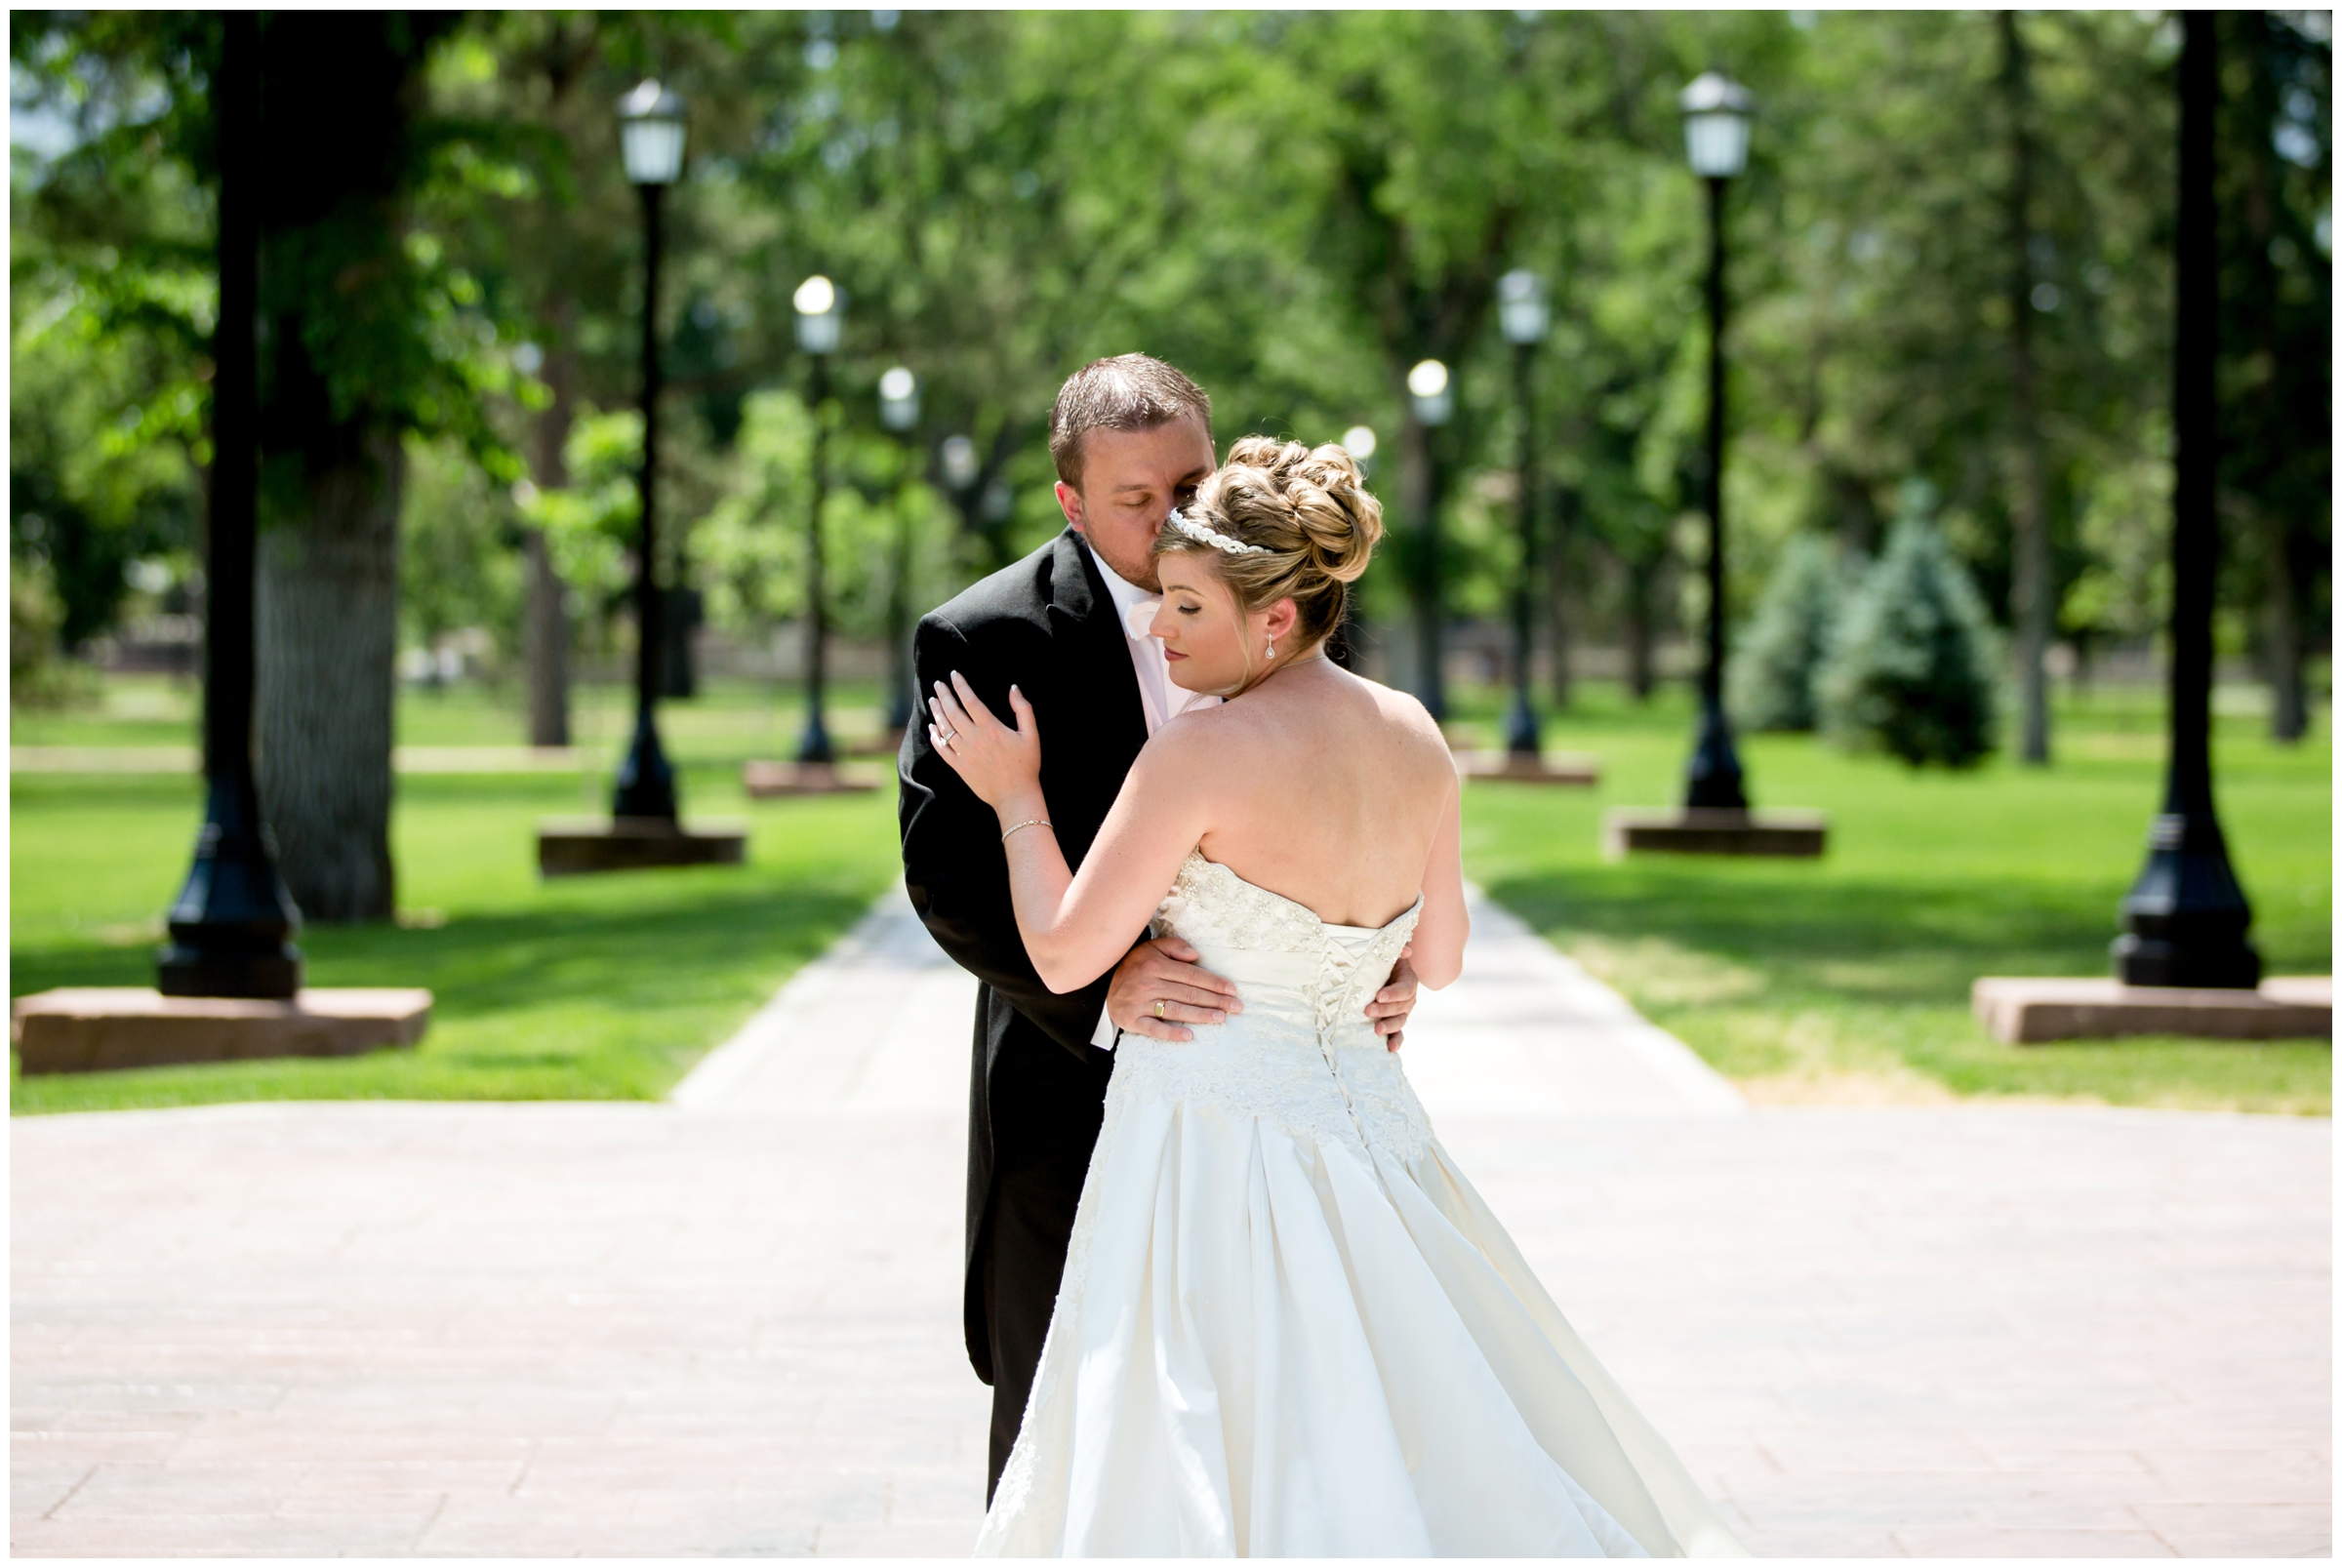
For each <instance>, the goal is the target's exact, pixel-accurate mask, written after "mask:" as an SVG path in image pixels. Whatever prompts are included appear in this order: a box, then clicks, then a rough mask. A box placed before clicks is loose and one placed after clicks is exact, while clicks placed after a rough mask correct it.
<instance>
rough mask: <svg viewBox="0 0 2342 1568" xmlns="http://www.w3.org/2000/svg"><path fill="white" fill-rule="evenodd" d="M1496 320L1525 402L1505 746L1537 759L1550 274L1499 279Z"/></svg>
mask: <svg viewBox="0 0 2342 1568" xmlns="http://www.w3.org/2000/svg"><path fill="white" fill-rule="evenodd" d="M1496 298H1497V323H1498V325H1499V326H1501V327H1502V328H1503V329H1504V333H1505V341H1506V342H1509V343H1511V344H1512V345H1513V395H1514V400H1515V401H1516V402H1517V403H1518V404H1519V405H1520V476H1519V477H1520V566H1519V569H1518V571H1517V572H1516V573H1515V575H1514V579H1513V711H1512V712H1511V713H1510V714H1508V715H1507V716H1506V718H1505V749H1506V750H1507V751H1510V752H1511V753H1512V754H1513V755H1514V756H1516V757H1523V758H1528V759H1532V760H1533V759H1535V758H1536V757H1537V755H1538V753H1539V751H1540V749H1541V747H1540V745H1539V744H1538V735H1537V705H1536V704H1535V703H1533V702H1531V701H1530V699H1529V640H1530V613H1529V605H1530V598H1529V584H1530V583H1531V582H1532V581H1533V580H1534V579H1535V577H1536V568H1537V500H1538V493H1539V491H1540V490H1541V489H1542V488H1543V486H1542V485H1540V483H1539V482H1538V473H1537V411H1536V402H1535V398H1534V395H1533V390H1532V388H1531V385H1530V377H1529V369H1530V357H1531V356H1532V355H1533V354H1534V353H1535V352H1536V350H1537V345H1538V344H1539V343H1540V342H1544V341H1545V329H1546V325H1547V321H1548V312H1547V310H1546V304H1545V279H1543V278H1541V277H1539V276H1538V275H1537V274H1536V273H1534V272H1527V271H1517V270H1516V271H1512V272H1508V273H1506V274H1505V275H1504V276H1503V277H1501V278H1499V279H1498V280H1497V284H1496Z"/></svg>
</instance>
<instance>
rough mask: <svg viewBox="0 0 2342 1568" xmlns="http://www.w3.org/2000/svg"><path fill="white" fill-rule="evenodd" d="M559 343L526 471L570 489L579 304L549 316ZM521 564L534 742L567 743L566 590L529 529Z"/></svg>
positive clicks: (541, 534) (543, 483)
mask: <svg viewBox="0 0 2342 1568" xmlns="http://www.w3.org/2000/svg"><path fill="white" fill-rule="evenodd" d="M549 314H550V315H551V316H552V318H553V321H554V323H555V331H556V334H557V336H558V337H559V339H560V342H558V343H557V344H556V345H555V346H554V347H552V348H551V349H548V350H547V351H546V353H545V386H546V387H547V388H548V389H549V390H550V391H551V393H552V401H551V402H549V403H547V404H546V405H545V409H544V411H543V412H542V413H540V414H539V415H538V416H537V419H536V422H535V428H534V429H533V430H532V431H531V432H530V434H531V435H532V436H533V437H534V443H533V444H534V446H535V451H533V452H532V453H531V454H530V463H529V466H530V467H531V468H533V469H534V470H536V474H537V484H538V486H539V487H540V488H541V489H545V490H559V489H561V488H563V487H564V486H566V485H567V484H568V483H569V430H570V424H571V422H572V421H573V420H574V419H575V418H576V408H577V403H576V397H577V382H578V356H577V351H576V350H575V349H574V348H572V347H570V346H569V345H570V344H571V343H572V342H576V338H577V331H576V329H577V319H578V307H577V302H576V301H574V300H567V299H564V300H558V301H555V302H554V303H553V305H552V308H551V310H550V312H549ZM521 552H522V558H523V562H524V592H525V594H526V599H525V602H524V605H523V608H522V612H521V614H522V618H523V622H522V628H521V630H522V636H521V662H522V663H523V664H524V665H526V666H527V678H528V683H529V744H531V745H567V744H569V584H568V583H564V582H562V581H561V574H560V573H559V572H558V571H556V570H555V569H554V567H553V558H552V552H551V551H550V550H549V549H547V548H546V547H545V531H544V530H543V529H537V528H532V529H529V530H527V531H526V532H524V533H523V534H522V536H521Z"/></svg>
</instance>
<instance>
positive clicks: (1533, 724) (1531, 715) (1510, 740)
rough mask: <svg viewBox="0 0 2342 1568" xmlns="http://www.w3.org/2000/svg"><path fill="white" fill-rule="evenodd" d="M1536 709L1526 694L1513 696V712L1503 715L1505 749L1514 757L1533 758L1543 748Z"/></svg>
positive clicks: (1516, 693) (1519, 693) (1518, 693)
mask: <svg viewBox="0 0 2342 1568" xmlns="http://www.w3.org/2000/svg"><path fill="white" fill-rule="evenodd" d="M1537 730H1538V725H1537V708H1536V705H1535V704H1532V703H1531V702H1530V701H1529V696H1528V693H1526V692H1514V694H1513V710H1512V711H1511V712H1509V713H1507V714H1506V715H1505V749H1506V750H1507V751H1509V752H1511V753H1512V754H1513V755H1514V756H1516V757H1533V756H1535V755H1537V754H1538V752H1539V751H1540V750H1542V749H1543V748H1544V742H1543V740H1542V739H1541V738H1540V737H1539V735H1538V733H1537Z"/></svg>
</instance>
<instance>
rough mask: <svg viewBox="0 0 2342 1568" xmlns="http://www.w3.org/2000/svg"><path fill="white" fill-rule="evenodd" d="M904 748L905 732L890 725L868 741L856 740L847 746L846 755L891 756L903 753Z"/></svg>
mask: <svg viewBox="0 0 2342 1568" xmlns="http://www.w3.org/2000/svg"><path fill="white" fill-rule="evenodd" d="M902 749H903V732H902V731H901V730H899V729H894V728H891V727H890V728H888V729H884V730H881V731H879V732H878V734H877V735H875V736H873V737H871V738H870V739H868V740H867V741H855V742H853V743H851V744H848V745H847V746H846V755H847V756H850V757H891V756H895V755H898V754H899V753H901V751H902Z"/></svg>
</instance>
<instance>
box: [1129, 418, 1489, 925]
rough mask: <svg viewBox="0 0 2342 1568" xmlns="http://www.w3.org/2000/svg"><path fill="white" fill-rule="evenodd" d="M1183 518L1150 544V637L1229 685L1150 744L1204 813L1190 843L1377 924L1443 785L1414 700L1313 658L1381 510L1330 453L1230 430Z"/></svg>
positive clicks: (1421, 851) (1439, 816) (1427, 723)
mask: <svg viewBox="0 0 2342 1568" xmlns="http://www.w3.org/2000/svg"><path fill="white" fill-rule="evenodd" d="M1188 512H1189V514H1182V513H1178V512H1175V513H1173V514H1172V516H1171V518H1170V519H1169V520H1168V521H1167V522H1166V523H1165V525H1164V527H1163V530H1162V533H1161V535H1160V536H1159V537H1158V538H1157V540H1156V543H1155V552H1156V555H1157V557H1158V565H1159V567H1160V571H1161V577H1162V588H1163V605H1162V609H1161V610H1160V611H1159V612H1158V614H1157V617H1156V622H1155V625H1156V634H1157V635H1159V636H1161V637H1162V638H1163V639H1164V647H1165V650H1166V652H1167V653H1168V654H1169V656H1170V658H1171V659H1172V661H1173V667H1174V669H1176V670H1180V671H1185V672H1187V673H1186V674H1185V675H1184V676H1183V677H1181V683H1182V684H1183V685H1185V684H1188V683H1189V681H1194V682H1196V683H1197V689H1202V690H1226V689H1231V688H1233V689H1236V690H1237V691H1238V695H1236V696H1235V697H1233V698H1232V699H1231V700H1230V701H1229V702H1228V703H1227V704H1224V705H1222V706H1220V707H1216V708H1206V709H1199V710H1193V711H1191V712H1189V713H1187V714H1184V715H1182V716H1181V717H1179V718H1178V719H1175V720H1174V721H1173V722H1172V724H1171V725H1170V726H1169V727H1168V728H1166V730H1165V731H1164V732H1163V735H1162V736H1161V737H1159V738H1158V739H1159V740H1160V741H1162V742H1163V743H1164V744H1166V745H1168V746H1170V747H1172V748H1175V749H1176V750H1178V751H1179V752H1180V753H1181V754H1182V758H1183V762H1184V764H1185V765H1184V766H1182V767H1181V768H1180V769H1179V770H1178V772H1179V778H1180V780H1181V785H1180V787H1182V788H1183V789H1191V790H1192V791H1193V792H1194V794H1195V795H1196V796H1197V797H1199V803H1200V804H1201V805H1203V806H1204V807H1205V810H1204V812H1203V815H1202V820H1203V822H1204V823H1205V824H1206V825H1205V826H1204V828H1203V831H1202V836H1201V839H1200V841H1199V842H1198V846H1197V847H1199V848H1200V849H1201V850H1202V852H1203V855H1204V857H1205V859H1207V860H1212V861H1217V862H1218V863H1220V864H1223V865H1225V866H1227V867H1228V868H1229V869H1230V870H1231V871H1233V872H1234V873H1235V874H1236V875H1237V876H1239V877H1242V878H1243V879H1244V880H1245V881H1247V882H1250V883H1252V884H1254V885H1255V886H1256V887H1262V888H1266V889H1268V890H1269V891H1270V892H1272V893H1276V894H1281V895H1282V896H1283V897H1285V898H1288V899H1291V900H1292V901H1293V902H1295V903H1296V904H1301V905H1307V906H1308V907H1309V908H1311V909H1312V910H1314V911H1315V912H1316V914H1317V916H1318V918H1320V919H1322V920H1324V921H1326V922H1327V923H1328V924H1331V925H1348V926H1368V927H1379V926H1382V925H1383V924H1385V923H1386V922H1388V921H1390V920H1393V919H1395V918H1396V917H1397V916H1399V915H1400V914H1403V913H1404V912H1405V911H1406V909H1407V906H1408V905H1411V904H1413V903H1414V902H1415V898H1416V895H1417V894H1418V893H1419V892H1421V891H1423V890H1424V886H1425V871H1426V867H1427V863H1428V862H1429V861H1430V859H1431V856H1432V852H1433V846H1434V843H1435V842H1437V841H1438V840H1439V835H1440V833H1441V831H1442V830H1443V829H1445V828H1449V827H1451V825H1452V824H1453V823H1454V820H1455V817H1454V813H1455V790H1456V784H1457V782H1456V774H1455V765H1454V763H1453V761H1452V760H1451V759H1450V758H1449V756H1448V753H1447V744H1446V742H1445V741H1444V740H1443V739H1442V738H1441V737H1440V734H1439V728H1438V726H1437V725H1436V724H1434V723H1433V721H1432V718H1431V715H1430V714H1428V713H1427V712H1425V711H1424V708H1423V704H1420V703H1418V702H1416V701H1415V699H1413V698H1411V697H1408V696H1405V695H1404V694H1402V693H1399V692H1394V691H1392V690H1390V689H1389V688H1388V687H1384V686H1378V685H1376V684H1375V683H1374V682H1373V681H1369V680H1363V679H1361V678H1359V677H1358V676H1355V675H1353V674H1351V673H1349V672H1348V671H1346V670H1344V669H1341V668H1339V667H1337V666H1336V665H1334V664H1333V663H1329V662H1328V661H1327V660H1326V659H1325V658H1324V657H1323V655H1322V654H1321V653H1319V652H1317V650H1318V649H1320V648H1321V647H1322V646H1323V643H1324V640H1325V638H1326V637H1327V636H1328V635H1329V634H1331V633H1332V632H1333V631H1334V630H1335V628H1337V627H1338V626H1340V625H1341V623H1342V618H1343V614H1344V611H1345V607H1346V605H1347V602H1348V595H1349V586H1350V584H1351V583H1354V582H1356V581H1357V579H1358V577H1359V576H1360V574H1362V573H1363V572H1364V571H1365V570H1366V564H1367V562H1368V560H1369V559H1370V558H1371V557H1372V556H1373V553H1374V546H1375V543H1376V541H1377V540H1378V539H1380V537H1381V535H1382V506H1381V504H1380V503H1377V502H1376V501H1375V499H1374V497H1373V496H1372V495H1371V494H1369V493H1368V492H1367V489H1366V486H1365V481H1364V478H1363V476H1362V475H1361V474H1360V473H1359V472H1358V466H1357V463H1356V462H1354V461H1353V459H1352V458H1351V456H1350V454H1349V453H1348V452H1345V451H1344V450H1343V449H1342V448H1341V447H1339V446H1322V447H1318V448H1315V449H1314V450H1312V449H1310V448H1307V447H1304V446H1302V445H1301V444H1300V443H1299V442H1295V441H1278V440H1274V439H1272V438H1271V437H1267V436H1248V437H1246V438H1245V439H1243V440H1241V441H1238V442H1237V443H1236V444H1235V445H1234V447H1232V449H1231V450H1230V452H1229V455H1228V462H1227V464H1226V465H1225V466H1223V467H1221V468H1220V469H1218V470H1217V471H1216V472H1214V473H1213V474H1212V476H1211V477H1210V478H1209V479H1208V480H1206V481H1205V482H1204V484H1203V486H1202V488H1201V489H1200V490H1199V491H1198V493H1197V495H1196V497H1195V501H1194V503H1193V505H1192V506H1191V508H1189V509H1188ZM1279 644H1282V645H1283V646H1285V647H1286V648H1288V649H1289V650H1291V652H1289V653H1288V654H1287V655H1286V657H1285V660H1284V661H1283V662H1281V663H1280V662H1279V661H1278V660H1277V658H1276V655H1275V651H1274V650H1275V648H1276V647H1277V646H1278V645H1279ZM1223 682H1225V683H1226V684H1225V685H1222V684H1221V683H1223ZM1443 856H1444V859H1445V860H1449V861H1452V859H1453V858H1454V857H1453V854H1452V850H1451V851H1443ZM1450 869H1451V870H1452V867H1451V868H1450ZM1455 880H1456V879H1455V878H1454V877H1453V876H1448V877H1446V878H1444V880H1443V882H1442V888H1443V894H1442V896H1443V897H1444V892H1452V891H1454V890H1453V889H1446V888H1445V882H1448V881H1455ZM1459 886H1460V883H1459ZM1447 902H1455V901H1453V900H1449V901H1447ZM1451 923H1452V922H1451ZM1441 924H1442V922H1440V921H1439V920H1436V919H1435V920H1434V921H1433V925H1434V928H1435V929H1436V928H1438V927H1439V926H1440V925H1441ZM1459 930H1460V928H1459Z"/></svg>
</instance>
